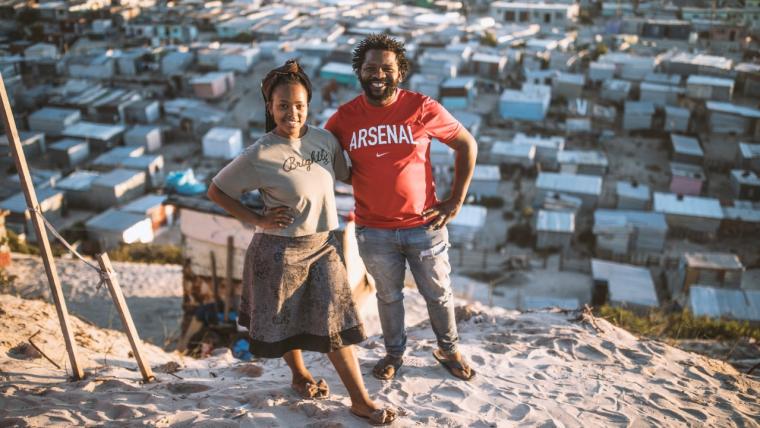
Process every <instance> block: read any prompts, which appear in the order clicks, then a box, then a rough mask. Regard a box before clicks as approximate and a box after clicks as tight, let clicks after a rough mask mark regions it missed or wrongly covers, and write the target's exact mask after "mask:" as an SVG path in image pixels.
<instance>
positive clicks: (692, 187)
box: [670, 162, 707, 196]
mask: <svg viewBox="0 0 760 428" xmlns="http://www.w3.org/2000/svg"><path fill="white" fill-rule="evenodd" d="M706 183H707V175H705V171H704V169H702V167H701V166H699V165H692V164H688V163H680V162H671V163H670V191H671V192H672V193H675V194H677V195H693V196H699V195H701V194H702V189H703V188H704V187H705V185H706Z"/></svg>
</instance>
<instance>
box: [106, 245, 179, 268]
mask: <svg viewBox="0 0 760 428" xmlns="http://www.w3.org/2000/svg"><path fill="white" fill-rule="evenodd" d="M108 257H109V258H110V259H111V260H115V261H119V262H136V263H155V264H171V265H181V264H182V249H181V248H180V247H177V246H175V245H158V244H122V245H121V246H119V248H117V249H115V250H112V251H108Z"/></svg>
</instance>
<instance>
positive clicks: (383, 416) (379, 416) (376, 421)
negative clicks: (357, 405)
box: [351, 407, 398, 427]
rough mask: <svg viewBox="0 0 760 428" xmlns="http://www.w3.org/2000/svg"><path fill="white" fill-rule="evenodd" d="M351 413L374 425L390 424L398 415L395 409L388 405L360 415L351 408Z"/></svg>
mask: <svg viewBox="0 0 760 428" xmlns="http://www.w3.org/2000/svg"><path fill="white" fill-rule="evenodd" d="M351 414H352V415H354V416H356V417H357V418H361V419H362V420H364V421H366V422H367V423H369V424H370V425H372V426H376V427H380V426H385V425H390V424H391V423H393V421H395V420H396V417H397V416H398V415H397V414H396V411H395V410H392V409H390V408H388V407H386V408H384V409H376V410H373V411H372V413H370V414H369V415H360V414H358V413H356V412H354V410H353V409H351Z"/></svg>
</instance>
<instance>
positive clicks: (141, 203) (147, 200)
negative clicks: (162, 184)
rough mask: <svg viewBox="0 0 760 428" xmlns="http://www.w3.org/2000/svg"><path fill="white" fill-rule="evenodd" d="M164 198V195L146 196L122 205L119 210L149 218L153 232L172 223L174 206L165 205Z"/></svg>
mask: <svg viewBox="0 0 760 428" xmlns="http://www.w3.org/2000/svg"><path fill="white" fill-rule="evenodd" d="M166 198H167V196H166V195H154V194H148V195H145V196H141V197H139V198H137V199H135V200H134V201H132V202H129V203H127V204H126V205H123V206H122V207H121V208H119V210H121V211H124V212H128V213H135V214H140V215H142V216H145V217H146V218H149V219H150V222H151V226H152V228H153V231H154V232H155V231H158V230H159V229H160V228H161V227H163V226H165V225H171V224H173V223H174V206H173V205H165V204H164V202H165V201H166Z"/></svg>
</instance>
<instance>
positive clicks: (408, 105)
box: [325, 89, 462, 229]
mask: <svg viewBox="0 0 760 428" xmlns="http://www.w3.org/2000/svg"><path fill="white" fill-rule="evenodd" d="M325 128H326V129H327V130H329V131H330V132H332V133H333V135H335V136H336V137H337V138H338V141H339V142H340V144H341V146H343V149H344V150H345V151H346V152H348V155H349V157H350V158H351V164H352V168H351V183H352V184H353V186H354V198H355V199H356V222H357V223H358V224H360V225H363V226H368V227H377V228H382V229H397V228H398V229H404V228H410V227H416V226H420V225H422V224H424V223H425V220H424V219H423V218H422V212H423V211H424V210H426V209H428V208H430V207H431V206H433V205H435V204H436V203H437V199H436V196H435V183H434V182H433V171H432V166H431V164H430V142H431V140H432V138H437V139H439V140H441V141H442V142H444V143H448V142H449V141H451V140H453V139H454V138H455V137H456V136H457V134H458V133H459V131H460V130H461V129H462V125H461V124H460V123H459V122H458V121H457V120H456V119H455V118H454V117H453V116H452V115H451V114H450V113H449V112H448V111H446V109H445V108H443V106H441V105H440V104H439V103H438V102H437V101H435V100H433V99H432V98H430V97H427V96H425V95H422V94H418V93H416V92H411V91H407V90H403V89H399V90H398V93H397V98H396V101H394V102H393V103H392V104H390V105H387V106H384V107H377V106H373V105H372V104H370V103H369V102H367V99H366V98H365V96H364V94H362V95H359V96H358V97H356V98H354V99H353V100H351V101H349V102H348V103H346V104H344V105H342V106H340V108H338V111H337V112H336V113H335V114H334V115H333V116H332V117H331V118H330V119H329V120H328V121H327V124H326V125H325Z"/></svg>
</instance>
